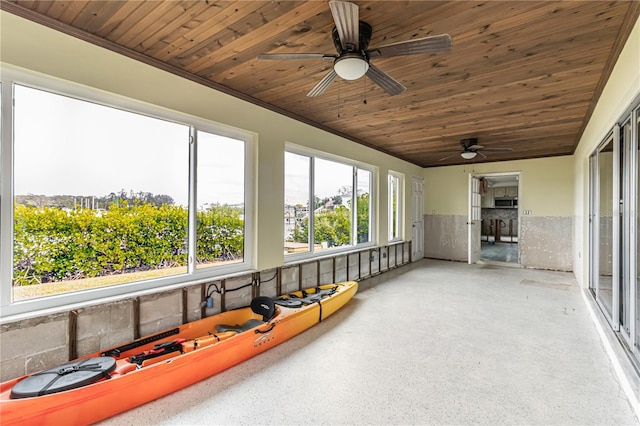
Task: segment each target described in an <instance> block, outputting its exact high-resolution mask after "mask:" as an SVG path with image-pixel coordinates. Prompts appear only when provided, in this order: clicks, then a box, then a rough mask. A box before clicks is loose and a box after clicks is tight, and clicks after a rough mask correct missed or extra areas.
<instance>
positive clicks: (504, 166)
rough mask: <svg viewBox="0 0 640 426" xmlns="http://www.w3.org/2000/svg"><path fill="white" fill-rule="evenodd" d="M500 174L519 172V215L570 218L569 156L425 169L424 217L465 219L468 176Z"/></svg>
mask: <svg viewBox="0 0 640 426" xmlns="http://www.w3.org/2000/svg"><path fill="white" fill-rule="evenodd" d="M514 149H517V147H514ZM502 172H520V193H519V194H518V203H519V206H520V211H522V210H531V216H572V215H573V185H574V180H573V159H572V157H570V156H563V157H551V158H539V159H532V160H518V161H504V162H496V163H482V164H472V163H469V164H467V165H461V166H449V167H434V168H428V169H425V170H424V182H425V197H424V211H425V214H439V215H466V214H467V210H468V185H469V174H470V173H473V174H485V173H502Z"/></svg>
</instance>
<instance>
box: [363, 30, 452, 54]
mask: <svg viewBox="0 0 640 426" xmlns="http://www.w3.org/2000/svg"><path fill="white" fill-rule="evenodd" d="M449 50H451V37H450V36H449V34H441V35H437V36H429V37H424V38H418V39H415V40H407V41H401V42H399V43H393V44H388V45H386V46H380V47H376V48H372V49H367V50H366V51H365V53H366V54H367V56H369V58H378V57H380V56H384V57H389V56H402V55H417V54H421V53H439V52H448V51H449Z"/></svg>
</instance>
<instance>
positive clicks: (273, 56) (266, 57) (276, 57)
mask: <svg viewBox="0 0 640 426" xmlns="http://www.w3.org/2000/svg"><path fill="white" fill-rule="evenodd" d="M336 57H337V55H325V54H324V53H265V54H263V55H258V59H260V60H261V61H280V60H284V59H331V60H333V59H335V58H336Z"/></svg>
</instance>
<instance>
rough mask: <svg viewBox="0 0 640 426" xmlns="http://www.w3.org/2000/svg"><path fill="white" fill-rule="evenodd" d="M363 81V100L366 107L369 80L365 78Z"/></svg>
mask: <svg viewBox="0 0 640 426" xmlns="http://www.w3.org/2000/svg"><path fill="white" fill-rule="evenodd" d="M362 80H363V81H364V93H363V94H362V98H363V101H362V103H363V104H365V105H366V104H367V79H366V78H363V79H362Z"/></svg>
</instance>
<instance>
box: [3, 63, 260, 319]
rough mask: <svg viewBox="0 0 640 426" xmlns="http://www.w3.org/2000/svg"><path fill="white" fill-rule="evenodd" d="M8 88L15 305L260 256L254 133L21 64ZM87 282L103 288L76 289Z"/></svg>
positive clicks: (7, 187)
mask: <svg viewBox="0 0 640 426" xmlns="http://www.w3.org/2000/svg"><path fill="white" fill-rule="evenodd" d="M3 73H4V70H3ZM15 77H19V78H21V80H22V81H24V80H27V81H29V80H32V82H31V83H28V84H26V83H18V82H17V81H16V80H15ZM5 78H6V80H5ZM7 80H8V81H7ZM49 84H50V85H51V86H53V87H54V88H53V89H52V88H50V87H48V86H49ZM3 87H10V88H12V90H9V91H3V94H2V96H3V102H2V104H3V105H5V106H6V105H13V108H3V110H2V117H3V118H2V125H3V138H2V159H3V172H2V173H3V174H2V221H1V222H0V224H1V226H2V228H1V229H0V231H1V235H2V244H3V245H2V247H3V250H2V253H1V255H0V256H1V259H0V260H1V261H2V265H3V268H2V271H0V281H1V282H2V291H1V294H2V300H1V303H2V306H3V308H4V309H6V308H7V307H8V308H10V309H9V311H14V310H16V309H17V310H18V311H20V309H21V308H15V306H12V303H13V302H15V301H25V300H29V301H33V303H36V304H37V305H38V306H37V307H46V306H51V303H54V304H55V303H57V302H38V301H39V300H41V299H42V298H43V296H49V295H58V294H62V293H72V295H70V296H72V299H73V300H88V298H89V297H96V296H99V295H105V296H106V295H112V294H118V293H123V292H126V291H130V290H133V289H143V288H151V287H157V286H163V285H170V284H174V283H180V282H185V281H188V280H193V279H200V278H206V277H213V276H215V275H220V274H223V273H228V272H234V271H239V270H243V269H249V268H250V267H251V266H252V265H251V264H250V262H251V259H248V258H247V256H246V253H247V252H250V251H248V250H247V245H248V244H250V242H251V239H250V235H251V230H250V229H247V226H246V225H245V223H249V222H250V221H249V222H245V218H246V217H247V216H248V215H250V214H251V213H250V212H251V206H248V205H247V204H246V202H245V200H247V199H250V197H248V194H249V193H250V192H251V190H252V189H251V188H250V187H249V186H248V185H247V182H251V179H247V178H246V176H247V173H248V172H249V171H250V170H251V164H250V161H251V155H248V153H250V152H251V150H250V149H249V148H250V147H249V144H250V143H251V138H250V136H248V135H246V134H242V133H241V132H238V131H235V130H233V131H232V130H229V129H226V128H222V127H221V126H217V125H215V124H213V123H209V122H206V121H203V120H199V119H195V118H193V117H188V116H182V115H180V114H178V113H172V112H167V111H165V110H160V109H159V108H158V109H155V108H154V107H149V106H148V105H143V104H137V103H136V102H133V101H130V100H123V99H120V98H116V97H115V96H113V97H112V96H109V95H105V94H97V93H93V92H92V91H90V90H88V89H86V88H78V87H76V86H74V85H71V84H67V83H60V82H53V81H51V82H49V81H47V80H45V79H42V78H40V77H38V78H36V77H30V76H29V75H25V76H23V75H22V73H13V72H9V73H8V74H5V75H3ZM43 87H44V88H46V89H43ZM61 93H63V94H61ZM7 96H8V97H10V98H11V99H9V100H7V99H4V97H7ZM88 99H90V100H88ZM113 105H118V106H117V107H114V106H113ZM7 126H8V127H10V129H8V131H6V130H7V129H5V127H7ZM8 158H9V159H12V160H13V161H7V159H8ZM7 247H10V249H9V250H5V248H7ZM6 265H10V267H8V268H6V267H5V266H6ZM5 283H10V288H8V286H7V285H6V284H5ZM125 283H127V284H129V285H128V286H127V288H126V289H125V288H124V287H122V284H125ZM131 285H133V287H132V286H131ZM118 287H119V288H120V289H118ZM87 289H94V290H95V289H101V290H102V291H103V292H102V293H95V292H94V294H93V296H77V294H78V292H79V291H81V290H87ZM36 298H39V299H37V300H36ZM44 299H46V298H44ZM58 299H59V298H58ZM38 303H39V304H38ZM14 308H15V309H14Z"/></svg>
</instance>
